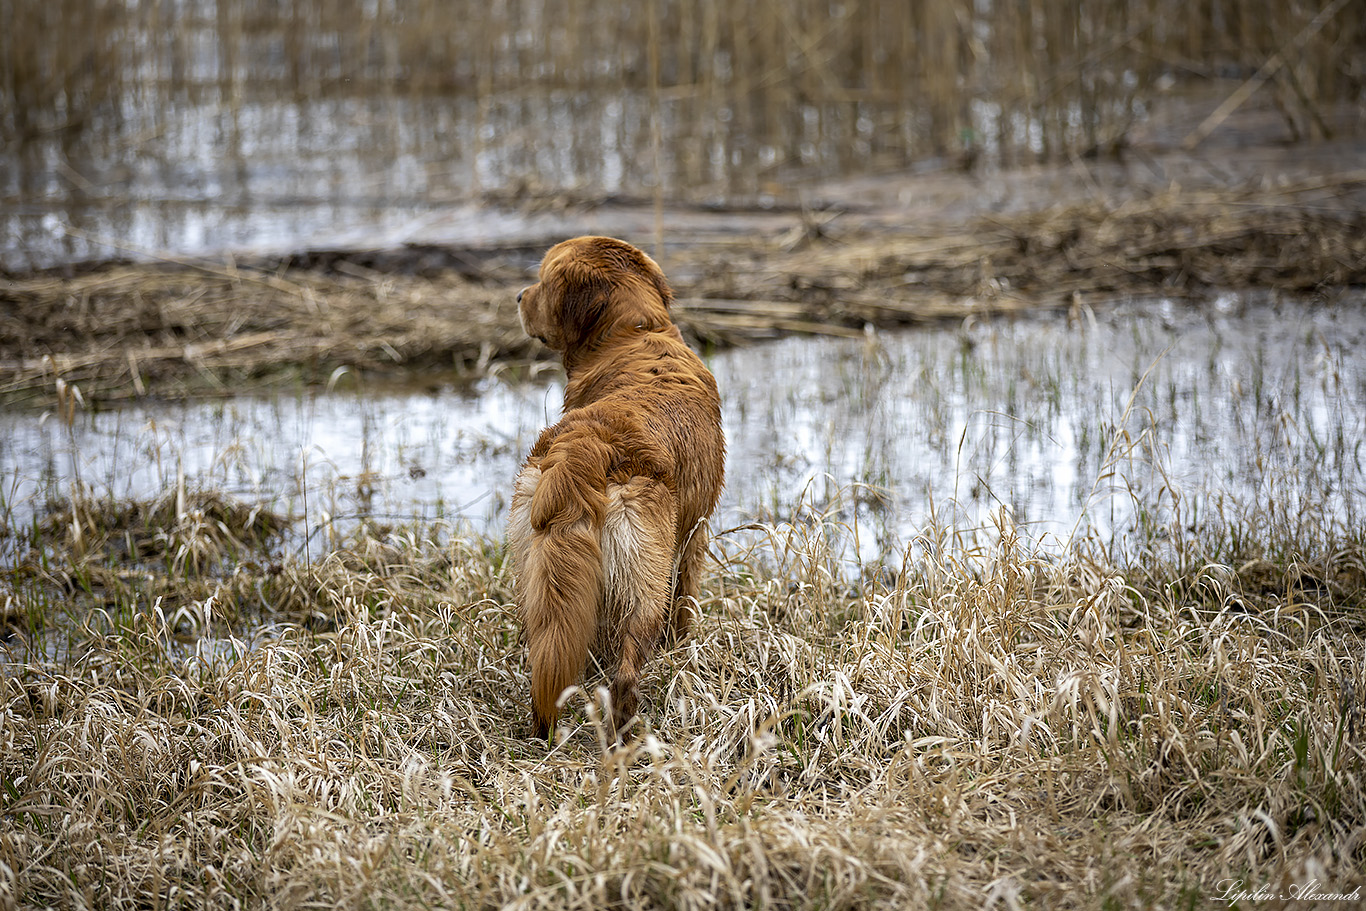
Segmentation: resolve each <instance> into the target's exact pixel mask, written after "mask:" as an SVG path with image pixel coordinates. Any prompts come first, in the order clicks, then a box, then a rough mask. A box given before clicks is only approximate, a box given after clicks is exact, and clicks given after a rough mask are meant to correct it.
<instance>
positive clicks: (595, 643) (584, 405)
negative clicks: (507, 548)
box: [508, 237, 725, 738]
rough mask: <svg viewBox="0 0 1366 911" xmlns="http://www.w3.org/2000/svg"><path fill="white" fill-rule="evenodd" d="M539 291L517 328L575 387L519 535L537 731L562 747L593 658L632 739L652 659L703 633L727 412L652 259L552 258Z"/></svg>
mask: <svg viewBox="0 0 1366 911" xmlns="http://www.w3.org/2000/svg"><path fill="white" fill-rule="evenodd" d="M539 279H540V280H539V281H537V282H536V284H534V285H531V286H529V287H527V288H525V289H524V290H523V291H522V292H521V293H520V294H518V295H517V303H518V315H519V317H520V318H521V321H522V328H523V329H525V330H526V333H527V335H530V336H532V337H533V338H537V339H540V340H541V341H542V342H544V343H545V344H546V345H547V346H548V347H550V348H552V349H554V350H555V351H558V352H560V354H561V356H562V359H563V362H564V369H565V373H566V375H567V383H566V385H565V390H564V413H563V416H562V418H561V419H560V422H559V423H558V424H555V425H554V426H553V427H549V428H547V429H546V430H545V431H543V432H542V433H541V436H540V439H538V440H537V441H536V445H535V446H533V447H532V449H531V454H530V455H528V456H527V459H526V462H525V463H524V464H523V466H522V469H521V471H520V472H519V473H518V475H517V481H516V485H515V486H514V488H513V494H512V508H511V512H510V515H509V519H508V539H509V543H510V545H511V552H512V560H513V569H514V577H515V580H516V582H515V586H516V594H517V600H518V604H519V608H520V612H521V617H522V621H523V623H524V624H525V629H526V641H527V646H528V654H529V658H530V664H531V706H532V721H533V727H534V730H535V734H536V736H537V737H540V738H548V737H549V736H550V735H551V733H552V732H553V730H554V727H555V722H556V719H557V718H558V716H559V699H560V695H561V694H562V693H563V692H564V690H565V688H566V687H569V686H572V685H573V684H575V683H576V682H578V681H579V680H580V678H581V677H582V676H583V674H584V670H585V668H586V666H587V662H588V657H589V655H590V653H591V654H594V655H595V656H597V658H598V659H599V660H600V661H601V662H602V666H603V667H605V668H611V667H612V666H613V663H614V662H615V670H614V671H613V672H612V675H611V676H612V682H611V688H610V693H611V699H612V715H613V717H612V719H611V721H612V724H613V727H614V729H615V730H616V732H617V736H618V737H620V736H621V734H622V732H623V731H624V730H625V727H626V725H627V724H628V723H629V722H630V721H631V719H632V718H633V717H634V716H635V714H636V707H637V704H638V701H639V683H640V673H641V667H642V665H643V664H644V662H645V660H646V659H647V658H648V657H649V654H650V651H651V650H652V649H653V648H654V646H655V644H656V642H657V641H658V640H659V639H660V637H661V636H662V635H663V634H665V633H668V634H669V636H670V637H671V638H677V637H681V636H682V635H683V634H685V633H686V632H687V630H688V627H689V625H690V624H691V622H692V607H691V604H695V603H696V602H695V600H693V599H694V596H695V595H696V592H697V578H698V572H699V568H700V565H701V563H702V559H703V557H704V555H705V554H706V550H707V527H706V525H707V519H708V518H709V517H710V516H711V512H712V509H713V508H714V507H715V506H716V499H717V497H718V496H719V495H720V493H721V485H722V482H723V475H724V472H725V436H724V435H723V433H722V430H721V400H720V397H719V396H718V394H717V391H716V380H715V379H714V378H713V377H712V375H711V373H710V372H709V371H708V370H707V368H706V367H705V366H704V365H703V363H702V361H701V359H700V358H699V357H698V356H697V355H696V354H694V353H693V351H692V349H690V348H689V347H688V346H687V345H685V344H684V343H683V337H682V335H680V334H679V331H678V327H677V326H676V325H674V322H673V320H672V318H671V317H670V315H669V305H670V304H671V303H672V302H673V291H672V290H671V289H670V287H669V284H668V282H667V281H666V280H665V278H664V273H663V272H661V271H660V269H659V266H658V265H656V264H655V261H654V260H653V259H651V258H650V257H649V256H647V255H645V253H643V252H641V251H640V250H638V249H636V248H635V247H633V246H631V245H630V244H628V243H625V242H624V241H620V240H616V239H614V238H610V237H577V238H574V239H573V240H567V241H564V242H563V243H560V244H557V245H555V246H554V247H551V248H550V251H549V252H548V253H546V255H545V259H543V260H542V261H541V269H540V275H539ZM690 602H691V603H690Z"/></svg>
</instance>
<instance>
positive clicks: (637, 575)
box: [602, 478, 677, 737]
mask: <svg viewBox="0 0 1366 911" xmlns="http://www.w3.org/2000/svg"><path fill="white" fill-rule="evenodd" d="M676 515H677V507H676V506H675V503H674V498H673V495H672V494H671V493H670V492H669V490H668V488H666V487H665V486H664V485H663V484H661V483H659V482H658V481H652V480H649V479H646V478H632V479H631V480H630V481H629V482H628V483H626V484H621V485H609V486H608V489H607V514H606V517H605V521H604V523H603V534H602V557H603V570H604V575H605V578H604V601H605V604H604V608H605V613H606V614H607V616H608V617H610V618H612V619H613V620H615V621H616V623H617V626H616V630H617V636H616V638H617V642H618V648H619V654H620V661H619V662H618V664H617V670H616V674H615V675H614V676H613V679H612V687H611V695H612V716H613V719H612V720H613V724H614V726H615V728H616V732H617V736H618V737H620V736H621V735H622V733H623V731H624V730H625V727H626V725H627V724H628V723H629V722H630V720H631V719H632V718H633V717H634V716H635V714H636V708H637V706H638V705H639V702H640V671H641V667H642V666H643V665H644V664H645V661H646V660H647V659H648V658H649V657H650V652H651V651H652V650H653V649H654V647H655V644H656V643H657V642H658V641H659V637H660V633H661V632H662V631H663V629H664V625H665V623H666V622H667V620H668V617H669V602H668V598H669V583H670V576H671V575H672V570H673V554H674V535H675V531H674V524H675V522H676V518H675V516H676Z"/></svg>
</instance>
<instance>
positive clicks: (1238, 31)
mask: <svg viewBox="0 0 1366 911" xmlns="http://www.w3.org/2000/svg"><path fill="white" fill-rule="evenodd" d="M0 17H3V19H4V21H5V22H6V23H7V28H6V29H5V30H4V31H3V33H0V78H3V85H0V93H2V95H0V97H3V101H4V114H3V119H0V129H2V130H3V135H4V138H5V140H6V141H7V142H9V143H13V142H16V141H22V140H23V139H24V138H26V137H32V136H34V135H37V134H43V133H48V132H51V131H55V130H66V131H74V132H77V133H79V132H82V131H85V130H91V129H100V128H102V127H105V126H106V125H108V124H110V123H117V122H118V121H119V119H120V118H121V117H122V116H124V115H126V114H128V112H129V110H130V108H136V107H139V106H142V105H145V104H147V103H148V102H152V101H155V102H158V103H159V104H160V105H162V106H164V107H165V108H167V109H173V108H174V107H175V106H176V105H180V104H185V103H187V102H190V103H202V102H206V101H213V102H217V103H219V104H222V105H224V106H225V107H227V108H231V107H232V106H233V105H238V104H243V103H247V102H250V101H254V100H260V99H262V98H270V99H289V98H291V97H294V98H298V97H309V98H316V97H320V96H329V95H359V96H366V97H372V96H383V97H395V96H397V97H403V98H440V99H468V100H472V101H474V102H476V103H477V104H479V105H485V106H488V105H498V104H502V103H506V99H509V98H511V97H515V96H519V95H524V94H526V93H534V92H540V93H564V96H565V97H566V98H568V97H573V96H583V95H593V96H612V95H618V94H621V93H626V94H631V95H645V96H649V95H651V94H654V95H655V96H656V98H655V103H656V104H657V105H658V107H659V111H660V114H661V117H660V126H661V128H662V129H663V131H664V132H665V134H666V135H665V136H664V137H663V138H664V140H665V141H666V142H667V143H668V144H669V146H670V147H671V148H672V149H674V150H675V154H676V155H677V156H678V159H679V160H678V161H677V162H676V167H677V171H678V173H677V176H678V177H679V178H682V179H684V180H685V181H688V182H695V181H707V180H710V179H712V178H713V177H714V176H715V174H714V173H713V172H714V171H715V170H716V166H717V164H718V162H717V161H716V159H717V155H718V152H719V151H722V152H723V151H727V150H729V146H728V145H727V143H726V140H725V137H726V136H727V135H735V136H743V137H746V138H747V140H748V141H747V142H745V143H743V144H740V145H739V146H738V147H737V148H736V149H735V150H734V153H733V154H732V155H722V156H721V160H720V162H719V166H720V168H721V169H722V170H724V169H726V168H727V167H729V166H732V165H734V166H736V167H738V168H739V169H740V170H742V171H743V170H746V169H747V168H752V167H754V166H755V165H760V166H770V167H779V166H782V165H788V164H793V163H797V164H806V163H813V164H814V163H818V162H819V163H821V164H823V165H826V166H848V165H855V166H856V165H859V164H867V163H871V162H879V161H883V160H888V159H890V160H903V161H904V160H915V159H920V158H923V157H925V156H935V155H950V154H958V155H965V154H975V153H976V152H979V151H980V152H984V153H987V154H990V155H993V156H999V157H1000V158H1001V159H1003V160H1005V161H1007V162H1009V161H1013V160H1018V159H1020V158H1024V157H1029V158H1034V157H1044V158H1048V157H1051V156H1058V155H1068V154H1073V153H1085V152H1094V151H1101V150H1106V149H1112V148H1115V147H1117V146H1120V145H1122V144H1123V143H1124V141H1125V137H1126V135H1127V134H1128V133H1129V131H1130V129H1131V128H1132V126H1133V125H1134V123H1135V122H1136V121H1137V120H1139V119H1141V118H1142V117H1143V115H1144V112H1145V110H1146V109H1147V107H1148V106H1149V105H1150V104H1151V103H1152V100H1153V99H1154V97H1155V96H1157V95H1158V94H1160V93H1161V92H1163V91H1170V90H1172V89H1173V88H1175V87H1179V86H1180V85H1181V84H1182V83H1185V82H1188V81H1189V80H1191V79H1205V78H1210V77H1233V78H1245V77H1248V76H1252V75H1254V74H1255V73H1256V72H1257V71H1258V69H1259V68H1262V67H1264V66H1265V65H1266V64H1267V63H1268V61H1271V60H1273V58H1278V60H1277V62H1275V63H1273V66H1274V67H1275V71H1274V73H1271V74H1269V76H1268V78H1267V84H1268V91H1270V92H1271V93H1272V94H1273V96H1274V98H1275V100H1276V103H1277V105H1278V107H1279V108H1280V109H1281V111H1282V112H1283V115H1284V119H1285V122H1286V125H1287V127H1288V128H1289V130H1290V131H1291V133H1292V134H1293V136H1294V137H1295V138H1304V137H1313V136H1322V135H1326V134H1332V133H1334V132H1335V131H1338V130H1341V129H1344V128H1351V127H1353V126H1355V125H1358V124H1359V123H1360V122H1361V117H1360V114H1361V110H1362V105H1363V104H1364V103H1366V94H1364V93H1366V55H1363V51H1364V50H1366V5H1363V4H1360V3H1353V2H1344V0H1337V2H1328V3H1324V2H1297V0H1136V2H1135V0H1061V2H1043V0H926V2H920V3H908V2H905V0H844V2H839V0H686V2H684V0H651V2H646V3H630V2H621V0H564V2H561V3H546V2H544V0H475V2H470V0H293V2H280V0H218V2H214V0H141V2H139V0H0ZM1344 103H1345V104H1346V106H1347V107H1348V108H1349V110H1348V111H1346V112H1344V111H1343V110H1342V106H1343V105H1344ZM524 110H525V114H526V115H527V117H526V120H525V122H524V123H523V124H522V127H523V128H524V129H525V130H527V131H529V132H530V133H532V134H534V133H536V132H537V131H538V130H539V129H541V128H543V127H544V126H546V124H544V123H538V122H537V121H536V119H535V118H534V116H533V115H535V114H537V113H538V110H539V109H538V108H537V106H536V105H526V106H525V109H524ZM485 113H488V112H487V111H486V112H485ZM1344 114H1345V115H1346V116H1344ZM623 130H624V131H625V132H628V133H631V134H633V135H632V139H633V140H634V142H633V143H632V145H638V146H641V147H644V146H646V145H648V143H649V142H650V138H649V136H648V133H649V129H648V125H647V123H645V122H638V123H632V124H626V125H624V126H623ZM635 134H639V135H635ZM485 138H486V140H487V139H488V138H489V137H485ZM751 158H753V159H755V160H753V161H751V160H750V159H751Z"/></svg>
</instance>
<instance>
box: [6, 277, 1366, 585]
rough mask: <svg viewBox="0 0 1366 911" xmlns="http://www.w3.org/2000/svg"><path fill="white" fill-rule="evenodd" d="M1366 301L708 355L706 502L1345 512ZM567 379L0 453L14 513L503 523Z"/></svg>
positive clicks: (276, 411)
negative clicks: (176, 508) (220, 493)
mask: <svg viewBox="0 0 1366 911" xmlns="http://www.w3.org/2000/svg"><path fill="white" fill-rule="evenodd" d="M1360 304H1361V301H1360V300H1357V301H1355V302H1350V303H1344V304H1343V305H1341V306H1339V307H1337V308H1327V307H1313V306H1308V305H1298V304H1297V305H1293V306H1291V305H1286V306H1282V307H1277V306H1275V305H1272V304H1267V303H1253V302H1249V301H1247V300H1245V299H1242V298H1237V297H1232V296H1230V297H1226V298H1223V299H1221V301H1220V303H1219V304H1218V305H1216V306H1215V307H1213V308H1211V309H1209V310H1207V311H1195V310H1192V309H1189V308H1188V307H1186V306H1185V305H1182V306H1179V307H1178V306H1173V305H1171V304H1164V303H1160V302H1159V303H1150V304H1143V305H1137V304H1136V305H1130V306H1125V307H1119V308H1117V309H1115V310H1112V311H1109V312H1105V313H1101V314H1098V315H1096V316H1094V317H1093V318H1090V319H1088V318H1087V315H1085V314H1082V315H1080V320H1079V321H1078V320H1077V319H1073V320H1069V319H1067V318H1064V317H1062V316H1057V317H1044V318H1037V319H1022V320H1018V321H1014V322H991V323H983V322H978V323H972V324H969V325H967V326H945V327H940V328H933V329H927V330H920V331H908V332H903V333H897V334H885V335H876V336H874V335H870V336H869V337H868V338H867V339H866V340H861V341H860V340H845V339H840V340H829V339H807V338H791V339H787V340H784V341H780V342H776V343H773V344H769V345H763V346H758V347H754V348H749V349H742V350H734V351H727V352H723V353H720V354H717V355H715V356H713V357H711V358H710V363H711V366H712V369H713V371H714V372H715V374H716V376H717V380H718V382H719V384H720V386H721V389H722V392H723V398H724V401H725V416H724V417H725V423H726V430H727V434H728V437H729V461H728V466H727V486H726V491H725V494H724V496H723V500H722V503H721V506H720V510H719V513H718V516H717V519H716V523H715V524H716V525H717V527H726V526H731V525H737V524H740V523H743V522H747V521H750V520H754V519H758V520H761V521H803V520H806V519H809V518H811V517H812V516H815V515H824V516H825V517H826V518H827V519H828V520H830V521H834V522H839V523H843V524H845V525H846V526H849V527H853V526H854V525H856V524H857V525H858V527H859V530H860V533H859V541H858V548H859V550H860V552H861V556H862V558H863V559H866V560H872V559H878V558H879V557H881V556H883V555H886V554H891V553H896V552H897V551H898V550H900V549H901V548H903V547H904V546H905V544H906V543H907V542H908V541H909V540H910V539H911V538H912V537H913V536H914V535H915V534H916V533H917V532H918V531H920V530H921V529H923V528H924V527H925V526H926V525H927V524H928V523H930V522H931V521H937V522H940V523H945V524H949V525H952V526H954V527H956V528H965V529H970V528H973V527H979V526H980V527H989V526H991V524H992V522H993V521H994V517H996V516H998V515H999V514H1000V510H1001V509H1002V508H1005V509H1007V510H1008V511H1009V514H1010V515H1011V516H1012V517H1013V519H1014V520H1015V521H1017V522H1019V523H1021V524H1022V526H1023V527H1024V530H1025V534H1027V535H1029V536H1031V537H1033V538H1035V539H1037V540H1043V541H1045V542H1046V541H1049V540H1053V541H1059V540H1065V539H1066V538H1067V537H1068V536H1069V535H1070V534H1071V533H1072V532H1073V530H1074V529H1076V528H1077V527H1079V526H1081V527H1083V528H1086V529H1091V530H1094V531H1096V532H1097V533H1098V534H1100V535H1101V536H1102V537H1107V538H1112V537H1117V538H1119V539H1122V538H1124V537H1125V536H1132V535H1134V534H1137V533H1140V532H1143V531H1144V523H1153V522H1158V521H1162V522H1167V521H1172V520H1177V521H1182V522H1184V521H1186V520H1188V519H1189V520H1190V521H1192V522H1198V521H1200V520H1201V518H1202V517H1204V518H1208V517H1209V516H1210V515H1211V514H1212V513H1216V512H1218V511H1220V510H1235V509H1242V510H1246V509H1280V510H1281V511H1282V512H1283V513H1285V514H1287V515H1293V514H1294V513H1295V512H1296V511H1300V512H1304V513H1306V514H1309V513H1312V514H1313V516H1315V521H1322V520H1323V519H1328V520H1331V521H1334V522H1337V523H1340V525H1341V526H1342V527H1346V528H1354V527H1358V526H1359V523H1360V520H1361V516H1362V509H1363V505H1366V485H1364V484H1363V477H1364V476H1363V466H1362V455H1363V454H1362V452H1361V445H1362V444H1361V441H1362V439H1363V438H1364V437H1366V367H1363V364H1362V362H1361V360H1360V359H1359V358H1356V357H1355V356H1354V353H1355V352H1356V351H1357V350H1360V346H1361V345H1362V344H1363V343H1366V319H1363V316H1362V310H1361V307H1360ZM560 395H561V387H560V385H559V384H558V383H556V382H553V381H552V382H549V383H544V384H526V383H523V384H508V383H505V382H499V381H491V382H489V383H487V384H486V386H485V388H484V389H483V390H482V392H481V394H479V395H477V396H473V397H469V396H462V395H459V394H457V393H455V392H451V391H435V392H423V393H413V394H387V393H384V394H368V393H360V394H354V393H332V394H309V395H305V396H301V397H280V398H274V399H250V398H243V399H232V400H227V401H215V402H209V403H198V404H184V405H165V404H144V405H138V406H133V407H128V408H125V409H123V410H121V411H117V412H111V413H105V414H96V415H87V414H83V415H80V416H79V417H78V419H77V421H76V423H75V425H74V426H72V427H70V428H67V427H65V426H63V425H61V423H60V422H58V421H57V420H56V419H55V418H54V417H51V416H46V417H40V416H37V415H15V414H6V415H0V476H3V477H4V478H5V490H4V497H5V502H6V504H7V505H8V507H9V509H10V516H11V519H12V520H13V521H17V522H20V523H22V521H23V517H24V516H25V515H26V514H27V513H28V512H29V511H30V510H31V508H32V504H35V503H39V502H41V501H42V500H43V499H44V498H50V497H54V496H60V495H63V494H65V493H67V492H69V491H71V490H72V489H73V487H74V486H75V485H78V484H79V485H84V486H85V487H88V488H89V489H90V490H91V491H92V492H94V493H95V494H97V495H102V494H109V495H112V496H115V497H131V496H139V497H147V496H155V495H157V494H159V493H161V492H162V491H164V490H165V489H167V488H168V486H170V485H175V484H179V483H182V482H183V483H185V484H187V485H188V486H195V487H213V488H218V489H224V490H227V491H229V492H231V493H233V494H234V495H236V496H239V497H242V498H246V499H249V500H253V501H261V502H267V503H271V504H274V505H275V506H277V508H282V509H285V510H287V511H289V512H291V513H292V514H294V515H296V516H299V517H300V518H306V519H307V524H308V526H309V527H310V528H316V527H317V526H319V525H320V524H323V523H325V522H326V521H327V520H329V519H335V520H338V521H342V522H345V521H347V520H350V519H354V518H356V517H358V516H363V515H367V516H374V517H377V518H379V519H382V520H386V521H406V520H409V519H412V518H421V519H426V520H433V519H442V520H447V521H450V522H452V523H454V524H456V525H458V526H460V527H463V528H467V529H471V530H474V531H480V532H488V533H493V534H500V533H501V528H502V523H503V521H504V519H505V512H506V506H507V492H508V489H509V485H510V482H511V479H512V477H513V475H514V474H515V472H516V469H517V466H518V464H519V462H520V459H521V458H522V456H523V454H524V453H525V452H526V450H527V449H528V448H529V447H530V445H531V443H532V442H533V441H534V439H535V436H536V434H537V433H538V432H539V431H540V429H541V428H542V427H543V426H545V424H546V423H548V422H550V421H553V420H554V419H555V418H556V417H557V415H558V412H559V406H560ZM851 485H853V487H852V489H851Z"/></svg>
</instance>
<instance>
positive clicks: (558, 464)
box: [510, 429, 612, 737]
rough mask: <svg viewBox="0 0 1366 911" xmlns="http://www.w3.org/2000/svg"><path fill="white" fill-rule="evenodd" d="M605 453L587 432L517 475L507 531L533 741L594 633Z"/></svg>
mask: <svg viewBox="0 0 1366 911" xmlns="http://www.w3.org/2000/svg"><path fill="white" fill-rule="evenodd" d="M611 461H612V450H611V448H610V447H609V446H608V445H607V444H606V442H605V441H604V440H602V439H601V438H600V437H599V436H598V435H596V434H595V433H593V432H592V431H591V430H587V429H585V430H583V431H577V432H574V431H571V432H570V433H567V434H565V435H564V436H562V437H560V438H559V439H558V440H556V441H555V443H554V444H552V445H551V447H550V449H549V450H548V451H547V452H546V454H545V455H544V456H543V457H542V458H541V459H540V460H539V464H538V466H537V467H530V466H528V467H527V468H525V469H523V471H522V473H521V474H520V475H519V476H518V478H517V489H516V490H515V491H514V493H513V504H512V527H511V529H510V531H511V534H510V537H511V538H512V544H513V548H514V554H513V556H514V559H515V560H516V561H517V563H518V567H517V574H518V587H519V589H520V595H521V598H520V601H521V607H522V616H523V620H524V622H525V624H526V635H527V646H528V649H529V652H530V659H531V704H532V714H533V716H534V720H535V728H536V734H537V736H540V737H545V736H547V735H549V733H550V731H551V729H552V728H553V727H554V725H555V720H556V718H557V717H558V716H559V706H558V705H557V703H558V701H559V698H560V694H561V693H562V692H564V690H565V688H566V687H568V686H571V685H573V684H574V683H575V682H577V681H578V679H579V678H580V677H581V676H582V675H583V672H584V667H585V665H586V664H587V663H588V652H589V649H590V648H591V647H592V644H593V639H594V637H595V636H596V634H597V624H598V605H599V602H600V601H601V599H602V588H603V561H602V546H601V542H600V540H599V535H600V529H601V528H602V523H603V516H604V512H605V508H606V497H605V490H606V486H607V472H608V468H609V467H610V465H611Z"/></svg>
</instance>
